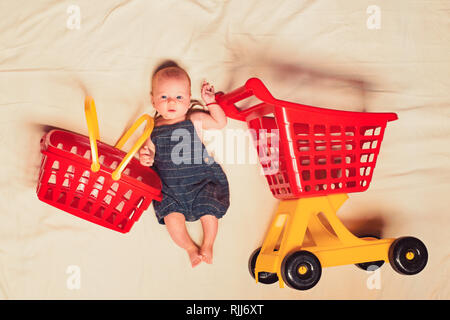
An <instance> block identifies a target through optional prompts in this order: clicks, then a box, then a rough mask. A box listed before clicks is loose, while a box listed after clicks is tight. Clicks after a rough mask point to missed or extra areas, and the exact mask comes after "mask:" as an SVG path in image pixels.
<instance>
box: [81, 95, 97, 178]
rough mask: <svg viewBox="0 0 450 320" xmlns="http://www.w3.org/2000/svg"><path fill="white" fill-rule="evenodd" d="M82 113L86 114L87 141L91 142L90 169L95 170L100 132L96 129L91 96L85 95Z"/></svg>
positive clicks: (95, 115) (95, 117)
mask: <svg viewBox="0 0 450 320" xmlns="http://www.w3.org/2000/svg"><path fill="white" fill-rule="evenodd" d="M84 113H85V115H86V122H87V126H88V132H89V142H90V144H91V154H92V164H91V170H92V171H93V172H97V171H98V170H100V163H99V162H98V150H97V140H100V133H99V131H98V121H97V111H96V110H95V102H94V99H92V97H86V99H85V100H84Z"/></svg>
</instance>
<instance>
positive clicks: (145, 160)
mask: <svg viewBox="0 0 450 320" xmlns="http://www.w3.org/2000/svg"><path fill="white" fill-rule="evenodd" d="M154 159H155V152H154V151H153V150H151V149H150V148H149V147H148V146H144V147H142V148H141V149H140V150H139V162H140V163H141V165H143V166H146V167H151V166H152V165H153V162H154Z"/></svg>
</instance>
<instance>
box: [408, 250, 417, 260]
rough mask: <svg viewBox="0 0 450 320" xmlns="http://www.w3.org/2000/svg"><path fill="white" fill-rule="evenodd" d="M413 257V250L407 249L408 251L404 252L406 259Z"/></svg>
mask: <svg viewBox="0 0 450 320" xmlns="http://www.w3.org/2000/svg"><path fill="white" fill-rule="evenodd" d="M414 257H415V255H414V252H412V251H408V252H407V253H406V259H408V260H412V259H414Z"/></svg>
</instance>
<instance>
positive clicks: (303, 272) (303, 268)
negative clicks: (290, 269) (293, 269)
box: [298, 265, 308, 275]
mask: <svg viewBox="0 0 450 320" xmlns="http://www.w3.org/2000/svg"><path fill="white" fill-rule="evenodd" d="M306 272H308V267H306V266H304V265H301V266H300V267H299V268H298V273H299V274H301V275H304V274H305V273H306Z"/></svg>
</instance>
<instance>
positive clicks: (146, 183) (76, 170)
mask: <svg viewBox="0 0 450 320" xmlns="http://www.w3.org/2000/svg"><path fill="white" fill-rule="evenodd" d="M85 114H86V120H87V125H88V129H89V137H87V136H83V135H80V134H77V133H73V132H69V131H64V130H57V129H54V130H51V131H50V132H48V133H46V134H45V135H44V136H43V137H42V139H41V153H42V154H43V158H42V162H41V167H40V172H39V181H38V186H37V195H38V198H39V199H40V200H41V201H43V202H45V203H48V204H50V205H52V206H54V207H56V208H58V209H61V210H63V211H66V212H68V213H71V214H73V215H75V216H78V217H80V218H82V219H85V220H87V221H90V222H93V223H96V224H98V225H101V226H103V227H106V228H109V229H112V230H115V231H118V232H122V233H126V232H128V231H130V229H131V227H132V226H133V224H134V223H135V222H136V221H137V220H138V219H139V218H140V216H141V214H142V212H143V211H144V210H146V209H147V208H148V206H149V205H150V203H151V201H152V199H155V200H158V201H160V200H161V199H162V195H161V181H160V179H159V177H158V175H157V174H156V173H155V172H154V171H153V170H152V169H150V168H147V167H143V166H141V165H140V163H139V161H138V160H137V159H135V158H134V155H135V153H136V152H137V151H138V150H139V148H140V147H141V146H142V144H143V143H144V142H145V140H147V139H148V138H149V136H150V133H151V130H152V129H153V125H154V123H153V118H152V117H150V116H149V115H143V116H141V117H140V118H139V119H138V120H137V121H136V122H135V123H134V124H133V125H132V127H131V128H130V129H129V130H128V131H127V132H126V133H125V134H124V135H123V136H122V137H121V138H120V139H119V141H118V142H117V144H116V145H115V147H112V146H109V145H107V144H105V143H102V142H100V141H98V140H99V139H100V136H99V129H98V122H97V113H96V110H95V103H94V100H93V99H92V98H91V97H87V98H86V100H85ZM143 122H146V127H145V130H144V133H143V134H142V136H140V137H139V139H138V140H137V141H136V143H135V144H134V145H133V147H132V148H131V150H130V151H129V152H128V153H125V152H124V151H122V150H120V149H121V148H122V147H123V146H124V144H125V143H126V142H127V140H128V139H129V138H130V137H131V136H132V135H133V133H134V132H135V130H136V129H137V128H138V127H140V125H141V124H142V123H143Z"/></svg>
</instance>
